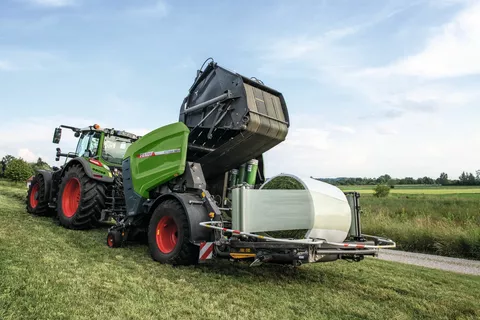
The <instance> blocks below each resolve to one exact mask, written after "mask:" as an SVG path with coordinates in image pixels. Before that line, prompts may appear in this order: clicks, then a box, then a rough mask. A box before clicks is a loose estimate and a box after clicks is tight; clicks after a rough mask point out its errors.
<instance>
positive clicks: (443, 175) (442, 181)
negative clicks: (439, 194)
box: [436, 172, 449, 186]
mask: <svg viewBox="0 0 480 320" xmlns="http://www.w3.org/2000/svg"><path fill="white" fill-rule="evenodd" d="M436 182H437V183H438V184H441V185H442V186H446V185H448V183H449V181H448V174H446V173H445V172H442V173H440V177H438V178H437V180H436Z"/></svg>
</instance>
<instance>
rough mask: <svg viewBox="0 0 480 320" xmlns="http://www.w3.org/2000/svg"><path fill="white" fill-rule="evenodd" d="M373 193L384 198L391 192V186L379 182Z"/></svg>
mask: <svg viewBox="0 0 480 320" xmlns="http://www.w3.org/2000/svg"><path fill="white" fill-rule="evenodd" d="M374 191H375V192H374V193H373V195H374V196H375V197H377V198H383V197H386V196H388V195H389V194H390V187H389V186H387V185H384V184H379V185H377V186H376V187H375V189H374Z"/></svg>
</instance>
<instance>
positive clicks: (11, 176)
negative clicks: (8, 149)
mask: <svg viewBox="0 0 480 320" xmlns="http://www.w3.org/2000/svg"><path fill="white" fill-rule="evenodd" d="M32 175H33V169H32V167H31V166H30V165H29V164H28V163H27V162H25V161H24V160H23V159H14V160H12V161H11V162H10V163H9V164H8V167H7V169H6V170H5V178H7V179H8V180H11V181H15V182H18V181H26V180H27V179H28V178H30V177H31V176H32Z"/></svg>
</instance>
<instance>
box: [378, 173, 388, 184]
mask: <svg viewBox="0 0 480 320" xmlns="http://www.w3.org/2000/svg"><path fill="white" fill-rule="evenodd" d="M391 179H392V177H390V175H388V174H384V175H382V176H380V177H378V178H377V183H379V184H385V183H388V181H390V180H391Z"/></svg>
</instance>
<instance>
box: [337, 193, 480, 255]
mask: <svg viewBox="0 0 480 320" xmlns="http://www.w3.org/2000/svg"><path fill="white" fill-rule="evenodd" d="M372 188H373V187H372V186H353V187H351V186H348V187H342V190H344V191H358V192H360V194H361V197H360V204H361V207H362V211H363V214H362V226H363V231H364V233H366V234H378V235H382V236H385V237H389V238H391V239H393V240H395V241H396V242H397V245H398V248H399V249H402V250H407V251H414V252H424V253H434V254H439V255H445V256H451V257H464V258H470V259H480V188H472V187H440V188H438V187H437V188H425V187H418V186H417V187H410V188H399V187H395V189H392V190H391V194H390V195H389V196H388V197H386V198H376V197H374V196H373V195H372V193H373V190H372Z"/></svg>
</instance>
